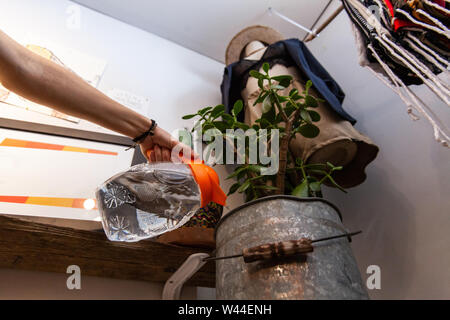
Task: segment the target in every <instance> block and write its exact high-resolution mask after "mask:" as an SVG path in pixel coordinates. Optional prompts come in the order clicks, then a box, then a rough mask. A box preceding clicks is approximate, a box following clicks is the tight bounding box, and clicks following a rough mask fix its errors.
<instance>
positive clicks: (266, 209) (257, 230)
mask: <svg viewBox="0 0 450 320" xmlns="http://www.w3.org/2000/svg"><path fill="white" fill-rule="evenodd" d="M346 232H347V230H346V229H345V227H344V226H343V224H342V222H341V216H340V213H339V210H338V209H337V208H336V207H335V206H334V205H333V204H331V203H330V202H328V201H325V200H323V199H320V198H310V199H300V198H297V197H292V196H272V197H265V198H261V199H258V200H255V201H252V202H248V203H246V204H244V205H242V206H240V207H238V208H236V209H234V210H233V211H231V212H230V213H228V214H227V215H226V216H225V217H224V218H222V220H221V221H220V223H219V224H218V226H217V228H216V248H217V251H216V256H217V257H222V256H229V255H235V254H239V253H242V249H243V248H249V247H253V246H258V245H261V244H265V243H273V242H279V241H286V240H298V239H300V238H302V237H307V238H311V239H318V238H323V237H327V236H333V235H338V234H343V233H346ZM216 274H217V275H216V290H217V291H216V292H217V293H216V295H217V299H250V300H264V299H368V295H367V291H366V289H365V287H364V285H363V282H362V279H361V275H360V273H359V270H358V266H357V264H356V261H355V258H354V257H353V253H352V250H351V247H350V244H349V240H348V239H347V238H341V239H334V240H328V241H324V242H320V243H316V244H315V245H314V252H311V253H308V254H306V255H303V256H298V257H293V258H286V259H283V260H276V261H275V260H271V261H257V262H253V263H248V264H246V263H244V261H243V259H242V258H236V259H228V260H217V261H216Z"/></svg>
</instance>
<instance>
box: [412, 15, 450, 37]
mask: <svg viewBox="0 0 450 320" xmlns="http://www.w3.org/2000/svg"><path fill="white" fill-rule="evenodd" d="M416 12H417V13H420V14H421V15H423V16H425V17H426V18H427V19H429V20H431V21H433V23H434V24H435V25H436V26H438V27H439V28H441V29H442V30H443V31H445V32H447V33H448V29H447V27H446V26H445V25H444V24H443V23H442V22H441V21H439V19H437V18H435V17H433V16H432V15H430V14H429V13H427V12H425V11H423V10H422V9H417V10H416Z"/></svg>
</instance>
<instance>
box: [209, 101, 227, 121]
mask: <svg viewBox="0 0 450 320" xmlns="http://www.w3.org/2000/svg"><path fill="white" fill-rule="evenodd" d="M224 112H225V106H224V105H223V104H219V105H218V106H215V107H214V109H213V110H212V111H211V116H212V117H213V118H214V119H216V118H218V117H220V116H221V115H222V114H223V113H224Z"/></svg>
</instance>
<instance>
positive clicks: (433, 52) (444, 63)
mask: <svg viewBox="0 0 450 320" xmlns="http://www.w3.org/2000/svg"><path fill="white" fill-rule="evenodd" d="M407 37H408V38H410V39H411V40H413V41H414V42H415V43H416V44H417V45H418V46H419V47H421V48H422V49H424V50H425V51H427V52H428V53H429V54H431V55H432V56H434V57H435V58H436V60H437V61H439V62H440V63H442V64H443V65H444V66H445V67H447V68H448V65H449V64H448V61H447V60H445V59H444V58H442V57H441V56H440V55H439V54H438V53H437V52H436V51H434V50H433V49H431V48H430V47H428V46H426V45H425V44H424V43H423V42H422V41H420V40H419V39H417V38H416V37H415V36H413V35H412V34H411V32H408V34H407Z"/></svg>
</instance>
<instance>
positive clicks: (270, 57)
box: [221, 39, 356, 124]
mask: <svg viewBox="0 0 450 320" xmlns="http://www.w3.org/2000/svg"><path fill="white" fill-rule="evenodd" d="M264 62H268V63H269V64H271V65H273V64H275V63H281V64H283V65H285V66H291V65H295V66H296V67H297V68H298V69H299V70H300V71H301V72H302V74H303V75H304V77H305V78H306V79H310V80H311V81H312V82H313V85H314V87H315V88H316V89H317V90H318V92H319V93H320V94H321V96H322V97H323V98H324V99H325V100H326V101H327V102H328V103H329V105H330V107H331V108H332V110H333V111H334V112H336V113H337V114H338V115H339V116H340V117H341V118H342V119H345V120H347V121H350V122H351V123H352V124H354V123H356V120H355V119H354V118H353V117H352V116H351V115H349V114H348V113H347V112H346V111H345V110H344V109H343V108H342V102H343V101H344V97H345V94H344V92H343V91H342V89H341V87H339V85H338V84H337V82H336V81H334V79H333V78H332V77H331V75H330V74H329V73H328V72H327V71H326V69H325V68H324V67H323V66H322V65H321V64H320V63H319V61H317V60H316V58H315V57H314V56H313V55H312V53H311V52H310V51H309V50H308V48H307V47H306V46H305V44H304V43H303V42H301V41H300V40H298V39H289V40H283V41H279V42H276V43H274V44H272V45H269V46H268V47H267V49H266V52H265V53H264V55H263V57H262V58H261V60H258V61H252V60H246V59H242V60H240V61H237V62H234V63H232V64H230V65H228V66H227V67H226V68H225V71H224V75H223V81H222V85H221V90H222V103H223V105H224V106H225V107H226V109H227V111H228V112H230V111H231V109H232V107H233V105H234V103H235V102H236V101H237V100H239V99H242V97H241V91H242V89H243V88H244V87H245V86H246V83H247V79H248V77H249V75H248V73H249V71H250V70H253V69H255V70H259V69H260V68H261V66H262V64H263V63H264ZM243 120H244V115H243V114H241V115H240V118H239V121H243Z"/></svg>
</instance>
